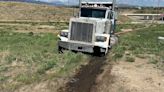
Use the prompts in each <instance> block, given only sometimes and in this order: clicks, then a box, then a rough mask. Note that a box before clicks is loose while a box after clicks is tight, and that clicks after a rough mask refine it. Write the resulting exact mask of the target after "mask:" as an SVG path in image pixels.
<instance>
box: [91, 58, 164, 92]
mask: <svg viewBox="0 0 164 92" xmlns="http://www.w3.org/2000/svg"><path fill="white" fill-rule="evenodd" d="M112 66H113V67H112V70H111V68H110V66H106V67H105V68H104V70H105V71H104V72H103V73H102V74H101V75H100V76H99V77H98V78H97V85H96V86H95V87H93V88H92V91H91V92H164V72H162V71H161V70H159V69H157V68H156V66H155V65H154V64H150V63H148V59H139V58H136V60H135V62H133V63H132V62H126V61H124V60H123V61H120V62H117V63H114V64H113V65H112Z"/></svg>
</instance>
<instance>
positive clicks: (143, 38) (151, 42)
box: [112, 25, 164, 62]
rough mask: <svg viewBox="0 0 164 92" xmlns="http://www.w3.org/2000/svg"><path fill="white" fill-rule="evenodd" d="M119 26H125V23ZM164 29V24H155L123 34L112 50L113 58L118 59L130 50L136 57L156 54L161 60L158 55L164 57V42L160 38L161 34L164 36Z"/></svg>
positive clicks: (129, 59)
mask: <svg viewBox="0 0 164 92" xmlns="http://www.w3.org/2000/svg"><path fill="white" fill-rule="evenodd" d="M119 26H121V28H124V26H123V25H119ZM134 26H135V25H134ZM137 26H138V25H137ZM125 27H126V26H125ZM128 27H129V26H128ZM163 29H164V26H163V25H154V26H150V27H149V28H144V29H140V30H138V31H135V32H131V33H128V34H125V35H121V36H120V37H119V40H120V41H119V44H118V45H117V46H115V47H114V48H113V49H112V52H114V53H113V59H114V60H118V59H120V58H122V57H124V56H125V51H129V52H130V53H132V55H133V56H136V57H137V56H149V55H155V56H156V59H157V60H159V59H158V58H157V57H159V58H164V56H163V54H162V53H164V44H163V43H162V42H161V41H159V40H158V37H159V36H163V37H164V30H163ZM142 58H144V57H142ZM128 61H133V59H131V58H128ZM150 62H151V61H150Z"/></svg>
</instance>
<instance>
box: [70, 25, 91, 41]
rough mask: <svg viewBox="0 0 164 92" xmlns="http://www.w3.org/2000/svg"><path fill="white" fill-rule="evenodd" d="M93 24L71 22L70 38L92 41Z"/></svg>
mask: <svg viewBox="0 0 164 92" xmlns="http://www.w3.org/2000/svg"><path fill="white" fill-rule="evenodd" d="M92 35H93V24H90V23H81V22H72V24H71V35H70V40H73V41H81V42H89V43H91V42H92Z"/></svg>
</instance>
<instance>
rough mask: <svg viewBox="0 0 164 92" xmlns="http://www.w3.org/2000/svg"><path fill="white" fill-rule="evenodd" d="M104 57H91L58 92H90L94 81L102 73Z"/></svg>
mask: <svg viewBox="0 0 164 92" xmlns="http://www.w3.org/2000/svg"><path fill="white" fill-rule="evenodd" d="M105 61H106V58H105V57H91V59H90V61H89V64H88V65H86V66H82V67H81V69H80V70H79V71H78V73H77V74H76V75H75V76H74V77H73V78H72V79H71V80H70V81H69V82H68V83H67V84H66V85H65V86H64V87H62V88H60V89H59V92H90V91H91V89H92V87H93V86H94V85H95V84H96V82H95V81H96V79H97V76H98V75H99V74H101V73H102V72H103V68H102V67H103V66H104V65H105V64H106V62H105Z"/></svg>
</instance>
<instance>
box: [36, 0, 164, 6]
mask: <svg viewBox="0 0 164 92" xmlns="http://www.w3.org/2000/svg"><path fill="white" fill-rule="evenodd" d="M37 1H44V2H50V3H51V2H56V1H61V2H64V3H67V2H68V0H37ZM83 1H112V0H83ZM116 1H117V3H121V4H131V5H141V6H158V1H160V3H159V5H160V6H164V0H116ZM69 2H71V3H74V4H75V3H78V2H79V0H69Z"/></svg>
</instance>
